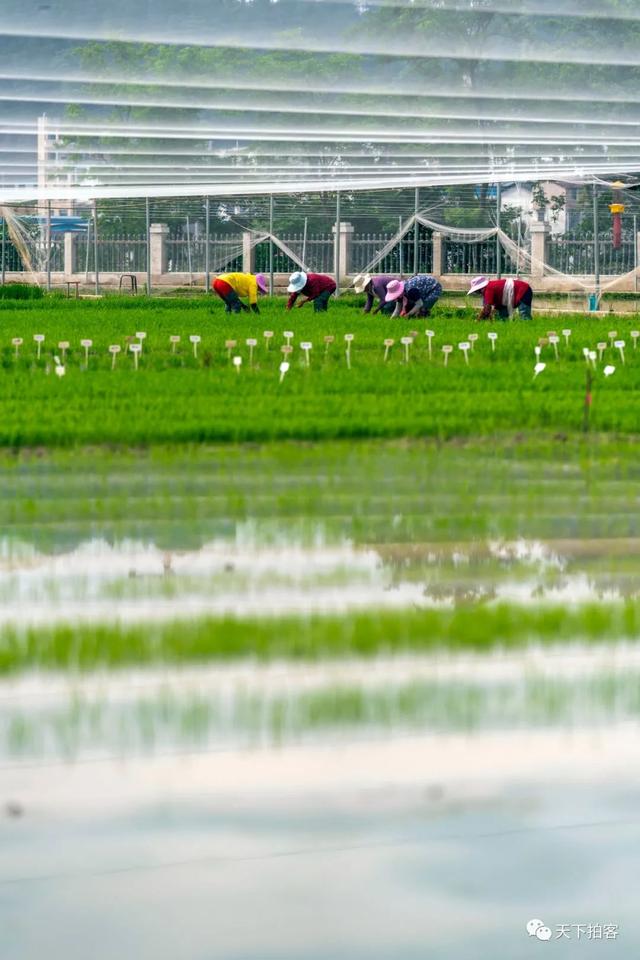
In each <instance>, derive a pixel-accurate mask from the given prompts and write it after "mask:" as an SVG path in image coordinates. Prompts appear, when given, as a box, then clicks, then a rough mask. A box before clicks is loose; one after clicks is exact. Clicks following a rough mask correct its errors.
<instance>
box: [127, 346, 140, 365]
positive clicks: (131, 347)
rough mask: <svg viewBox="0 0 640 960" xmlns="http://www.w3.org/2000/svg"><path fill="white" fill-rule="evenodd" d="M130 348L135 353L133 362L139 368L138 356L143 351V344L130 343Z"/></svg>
mask: <svg viewBox="0 0 640 960" xmlns="http://www.w3.org/2000/svg"><path fill="white" fill-rule="evenodd" d="M129 350H130V351H131V353H132V354H133V364H134V367H135V369H136V370H137V369H138V356H139V354H141V353H142V344H141V343H130V344H129Z"/></svg>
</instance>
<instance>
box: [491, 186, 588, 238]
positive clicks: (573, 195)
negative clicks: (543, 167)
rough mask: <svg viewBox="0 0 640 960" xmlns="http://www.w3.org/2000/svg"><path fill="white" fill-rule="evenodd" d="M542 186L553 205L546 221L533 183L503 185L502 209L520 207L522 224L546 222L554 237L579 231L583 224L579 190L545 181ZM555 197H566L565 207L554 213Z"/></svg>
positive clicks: (547, 207) (548, 208)
mask: <svg viewBox="0 0 640 960" xmlns="http://www.w3.org/2000/svg"><path fill="white" fill-rule="evenodd" d="M538 183H539V186H540V187H542V190H543V192H544V195H545V197H546V198H547V200H548V201H549V203H548V205H547V206H546V209H545V210H544V216H543V217H542V218H541V217H540V215H539V213H540V212H539V208H538V207H537V206H536V204H535V202H534V199H533V188H534V183H533V182H531V183H505V184H503V186H502V202H501V208H502V209H503V210H504V209H505V208H506V207H512V208H513V207H519V208H520V210H521V211H522V214H521V217H522V222H523V223H524V224H525V225H526V226H528V225H529V224H530V223H531V222H532V221H533V220H540V219H544V220H546V222H547V223H548V224H549V226H550V227H551V233H552V234H558V233H566V232H567V231H570V230H573V229H575V227H577V225H578V223H579V221H580V209H579V208H578V187H577V186H576V185H575V184H572V183H563V182H560V181H557V180H541V181H539V182H538ZM552 197H564V206H563V207H562V208H561V209H559V210H556V211H554V210H553V209H552V203H553V201H552V199H551V198H552Z"/></svg>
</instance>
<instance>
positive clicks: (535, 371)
mask: <svg viewBox="0 0 640 960" xmlns="http://www.w3.org/2000/svg"><path fill="white" fill-rule="evenodd" d="M545 367H546V363H536V365H535V367H534V368H533V379H534V380H535V378H536V377H537V376H538V374H539V373H542V371H543V370H544V368H545Z"/></svg>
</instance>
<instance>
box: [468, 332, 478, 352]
mask: <svg viewBox="0 0 640 960" xmlns="http://www.w3.org/2000/svg"><path fill="white" fill-rule="evenodd" d="M477 339H478V334H477V333H469V334H468V335H467V340H468V341H469V343H470V344H471V350H472V351H473V348H474V346H475V342H476V340H477Z"/></svg>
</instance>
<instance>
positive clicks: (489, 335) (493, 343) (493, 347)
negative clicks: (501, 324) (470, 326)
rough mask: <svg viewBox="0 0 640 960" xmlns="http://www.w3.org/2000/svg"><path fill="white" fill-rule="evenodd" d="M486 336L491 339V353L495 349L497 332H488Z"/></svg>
mask: <svg viewBox="0 0 640 960" xmlns="http://www.w3.org/2000/svg"><path fill="white" fill-rule="evenodd" d="M487 336H488V337H489V340H490V341H491V352H492V353H493V352H494V351H495V349H496V340H497V339H498V334H497V333H493V332H492V333H488V334H487Z"/></svg>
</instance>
